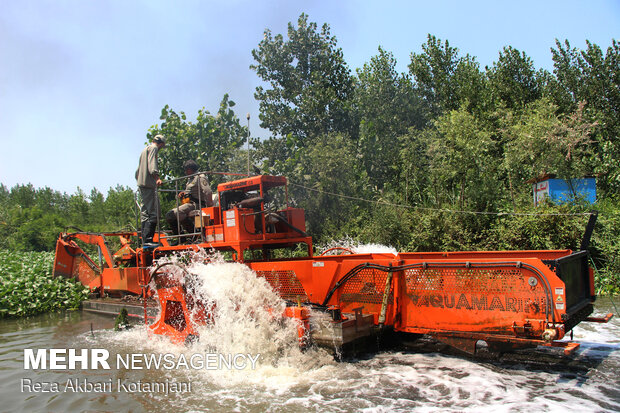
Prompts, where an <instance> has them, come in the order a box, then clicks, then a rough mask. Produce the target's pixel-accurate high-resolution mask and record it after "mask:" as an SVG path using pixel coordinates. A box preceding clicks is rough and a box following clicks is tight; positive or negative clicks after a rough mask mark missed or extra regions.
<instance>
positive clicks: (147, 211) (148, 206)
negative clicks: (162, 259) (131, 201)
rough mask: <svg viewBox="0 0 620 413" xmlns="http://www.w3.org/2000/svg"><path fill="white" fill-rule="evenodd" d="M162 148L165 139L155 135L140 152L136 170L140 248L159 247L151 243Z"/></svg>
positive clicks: (155, 217)
mask: <svg viewBox="0 0 620 413" xmlns="http://www.w3.org/2000/svg"><path fill="white" fill-rule="evenodd" d="M164 146H166V138H164V136H163V135H156V136H155V137H154V138H153V142H151V143H150V144H149V145H147V146H146V147H145V148H144V149H143V150H142V153H141V154H140V161H139V163H138V169H137V170H136V181H137V182H138V189H139V190H140V197H141V198H142V204H141V205H140V221H141V224H142V246H143V247H148V248H153V247H157V246H159V244H155V243H153V236H154V235H155V229H156V228H157V221H158V219H159V199H158V197H157V187H158V186H160V185H161V184H162V182H161V179H160V178H159V167H158V165H157V154H158V152H159V150H160V149H161V148H163V147H164Z"/></svg>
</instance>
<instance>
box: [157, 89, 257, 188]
mask: <svg viewBox="0 0 620 413" xmlns="http://www.w3.org/2000/svg"><path fill="white" fill-rule="evenodd" d="M233 106H235V102H233V101H232V100H230V99H229V98H228V95H227V94H226V95H224V97H223V98H222V102H221V103H220V107H219V110H218V111H217V114H216V115H215V116H214V115H211V113H209V111H207V110H206V109H204V108H203V109H201V110H199V111H198V116H197V117H196V121H195V122H191V121H188V120H187V116H186V115H185V113H183V112H180V113H176V112H175V111H174V110H172V109H171V108H170V107H169V106H168V105H166V106H165V107H164V108H163V109H162V111H161V117H160V119H161V120H162V123H161V125H155V126H152V127H151V128H150V129H149V133H148V137H149V138H150V137H153V136H155V135H157V134H160V133H161V134H163V135H164V136H165V137H166V139H167V143H166V149H164V150H162V151H160V152H159V167H160V173H161V175H162V176H163V177H164V178H172V177H181V176H183V175H184V171H183V162H185V161H186V160H187V159H193V160H194V161H196V162H197V163H198V165H199V167H200V170H201V171H205V170H211V171H224V172H235V171H229V170H228V169H229V168H228V167H229V162H230V160H231V159H232V158H233V155H234V153H235V151H237V150H239V148H241V146H242V145H243V143H244V142H246V139H248V136H249V133H248V129H247V127H245V126H241V123H240V121H239V118H238V117H237V115H236V114H235V112H234V111H233V110H232V107H233ZM237 172H241V171H237ZM220 180H221V178H220V177H219V176H214V177H213V179H212V181H213V182H219V181H220ZM213 182H212V183H213Z"/></svg>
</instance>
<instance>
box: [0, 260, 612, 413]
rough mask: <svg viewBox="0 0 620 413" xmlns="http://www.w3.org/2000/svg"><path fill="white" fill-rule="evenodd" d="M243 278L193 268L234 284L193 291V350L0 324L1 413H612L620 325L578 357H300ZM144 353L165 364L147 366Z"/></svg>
mask: <svg viewBox="0 0 620 413" xmlns="http://www.w3.org/2000/svg"><path fill="white" fill-rule="evenodd" d="M242 268H247V267H244V266H238V267H234V266H233V267H230V266H226V265H225V264H219V265H218V266H217V268H213V267H211V268H203V269H200V268H198V269H195V272H197V273H200V271H202V270H204V271H205V272H209V273H210V274H211V275H213V273H214V271H222V272H223V273H225V274H226V275H227V277H214V278H211V280H214V279H219V278H222V279H227V280H229V282H227V283H217V282H211V283H209V285H204V286H200V288H202V289H203V290H204V291H203V293H204V295H203V298H204V299H206V300H209V299H213V300H214V303H216V308H217V309H218V311H216V312H214V314H213V317H214V325H213V326H211V327H209V328H208V329H207V330H205V331H203V332H202V334H201V340H200V342H198V343H194V344H192V345H190V346H189V347H185V346H176V345H173V344H171V343H170V342H169V341H168V340H166V339H160V338H153V337H150V336H149V335H148V334H147V331H146V329H145V328H144V327H143V326H142V325H136V326H134V327H133V328H132V329H130V330H128V331H122V332H114V331H113V326H114V320H113V318H110V317H106V316H100V315H96V314H92V313H87V312H80V311H77V312H64V313H55V314H44V315H40V316H37V317H30V318H25V319H18V320H2V321H1V322H0V411H11V412H15V411H26V412H37V411H42V412H47V411H52V412H71V411H89V412H91V411H115V412H116V411H128V412H146V411H149V412H151V411H153V412H167V413H168V412H198V411H200V412H202V411H239V412H245V411H248V412H264V411H272V412H308V411H319V412H326V411H327V412H353V411H356V412H357V411H369V412H393V411H402V412H409V411H414V410H415V411H421V412H426V411H476V412H479V411H489V412H503V411H542V412H544V411H560V410H563V411H565V410H573V411H620V320H619V319H618V318H614V319H612V321H611V322H610V323H608V324H594V323H582V324H581V325H580V326H579V327H577V328H576V329H575V331H574V340H575V341H578V342H580V343H581V347H580V349H579V350H578V351H577V353H576V354H575V355H573V356H572V357H569V358H566V357H563V356H561V355H559V354H558V353H556V352H548V351H542V350H538V351H532V352H530V353H526V354H525V355H523V354H519V355H518V357H506V358H502V359H501V360H488V359H471V358H467V357H460V356H455V355H449V354H445V353H440V352H437V351H434V350H433V349H432V347H431V348H430V350H424V351H421V350H420V348H416V350H411V349H405V348H399V349H391V350H388V351H384V352H380V353H377V354H368V355H364V356H361V357H359V358H356V359H347V360H345V361H341V362H337V361H335V360H334V358H333V356H332V355H331V354H330V353H328V352H327V351H325V350H320V349H310V350H308V351H306V352H301V351H299V350H298V348H297V346H296V331H295V328H294V326H293V325H291V324H288V323H287V322H286V321H283V320H278V319H274V317H273V315H272V314H273V312H269V311H267V312H264V313H261V311H263V310H264V308H266V307H269V308H275V307H277V305H279V304H278V303H277V302H276V301H274V300H275V298H274V297H273V296H270V293H269V291H266V290H263V287H264V285H262V284H260V282H259V283H258V284H256V281H255V279H256V277H252V276H250V275H249V274H247V273H246V272H245V271H246V270H244V269H242ZM244 297H245V298H244ZM244 300H245V301H244ZM616 306H620V303H618V302H617V301H616ZM261 309H263V310H261ZM608 312H614V313H615V308H614V306H613V303H612V301H611V300H610V299H609V298H607V297H603V298H600V299H599V301H598V302H597V306H596V310H595V313H597V314H604V313H608ZM24 349H35V350H36V349H78V352H79V351H81V349H94V350H97V351H98V350H99V349H104V350H107V351H108V352H109V358H108V361H109V367H110V369H109V370H108V369H104V368H103V366H102V365H98V366H97V367H98V368H96V369H81V368H80V367H83V366H82V365H81V364H80V362H78V363H77V366H76V367H78V368H77V369H73V370H68V369H67V370H58V369H56V370H49V369H46V370H43V369H32V366H29V367H30V368H28V369H26V368H25V361H24V360H25V350H24ZM47 356H48V359H47V361H48V362H49V353H47ZM192 356H193V357H194V358H193V359H192ZM235 356H236V357H237V358H236V359H235V358H234V357H235ZM132 357H133V360H134V361H133V362H134V364H133V365H132V364H131V362H132ZM145 357H146V358H147V359H148V358H149V357H155V359H157V357H163V358H162V359H161V360H167V361H168V363H167V364H166V365H164V363H163V362H162V363H161V364H160V365H159V368H156V366H154V365H150V368H146V365H145V361H144V360H145ZM166 357H168V359H166ZM255 357H256V364H255V365H252V364H251V363H250V360H251V359H252V358H255ZM119 358H120V360H121V361H122V362H120V364H119ZM151 360H153V359H151ZM190 360H192V363H193V364H191V363H190ZM33 361H34V360H33ZM59 364H60V365H61V366H62V365H66V364H67V363H66V361H64V363H63V360H60V363H59ZM189 364H191V365H189ZM188 365H189V366H188ZM48 367H49V365H48ZM68 367H70V366H68ZM88 367H90V366H88ZM37 383H39V384H38V385H39V386H40V387H39V388H35V386H36V385H37ZM53 383H56V388H54V386H53ZM108 385H109V387H106V386H108ZM97 386H99V387H97ZM149 386H150V387H149ZM44 390H47V391H44Z"/></svg>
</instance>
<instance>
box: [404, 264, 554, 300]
mask: <svg viewBox="0 0 620 413" xmlns="http://www.w3.org/2000/svg"><path fill="white" fill-rule="evenodd" d="M530 276H531V275H528V274H524V273H523V272H522V270H521V269H518V268H441V267H440V268H419V269H418V268H416V269H410V270H406V271H405V280H406V283H407V293H410V292H413V291H439V292H450V293H463V292H466V293H487V294H493V293H495V294H506V293H517V294H518V293H524V292H528V293H531V292H533V291H534V290H537V289H539V288H540V284H537V285H536V286H531V285H530V284H529V283H528V280H529V278H530ZM541 293H542V291H541Z"/></svg>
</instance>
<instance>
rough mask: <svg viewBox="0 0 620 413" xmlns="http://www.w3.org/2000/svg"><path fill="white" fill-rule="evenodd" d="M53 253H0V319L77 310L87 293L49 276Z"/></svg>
mask: <svg viewBox="0 0 620 413" xmlns="http://www.w3.org/2000/svg"><path fill="white" fill-rule="evenodd" d="M53 260H54V253H52V252H13V251H5V250H2V251H0V318H6V317H23V316H29V315H34V314H39V313H45V312H49V311H57V310H62V309H77V308H78V307H79V306H80V303H81V302H82V301H83V300H85V299H86V298H87V297H88V289H87V288H86V287H84V286H82V285H81V284H79V283H76V282H75V281H74V280H72V279H67V278H63V277H54V276H53V275H52V263H53Z"/></svg>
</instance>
